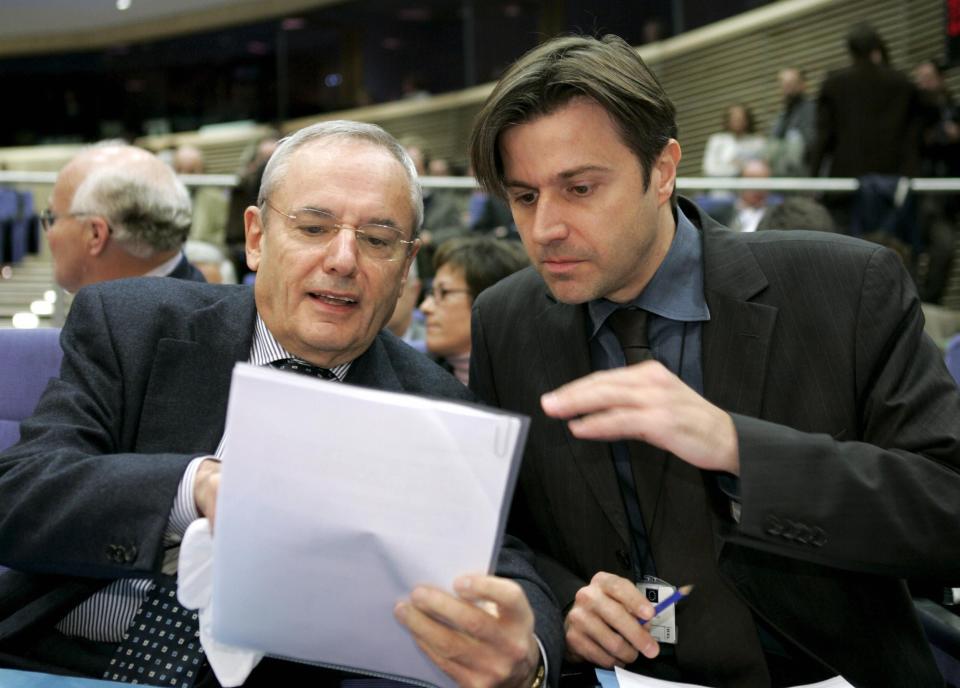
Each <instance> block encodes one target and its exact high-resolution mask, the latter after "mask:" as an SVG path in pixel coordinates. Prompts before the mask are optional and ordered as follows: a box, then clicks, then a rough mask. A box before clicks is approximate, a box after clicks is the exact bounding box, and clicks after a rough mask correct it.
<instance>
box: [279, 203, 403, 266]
mask: <svg viewBox="0 0 960 688" xmlns="http://www.w3.org/2000/svg"><path fill="white" fill-rule="evenodd" d="M264 203H265V204H266V205H267V207H268V208H270V209H271V210H272V211H273V212H275V213H277V214H278V215H282V216H283V217H285V218H287V219H288V220H290V222H291V224H292V225H293V228H294V230H295V236H296V238H297V239H298V240H300V241H302V242H303V243H305V244H309V245H311V246H319V247H325V246H327V245H328V244H329V243H330V242H331V241H332V240H333V237H335V236H337V234H338V233H339V232H340V230H341V229H349V230H351V231H353V233H354V235H355V236H356V237H357V246H358V248H359V250H360V253H361V254H362V255H364V256H366V257H367V258H372V259H374V260H400V259H401V258H403V257H404V256H406V255H407V254H408V253H409V252H410V247H411V246H413V244H415V243H416V241H415V240H414V241H411V240H407V239H404V238H403V232H402V231H401V230H399V229H397V228H396V227H390V226H388V225H378V224H366V225H360V226H359V227H354V226H352V225H347V224H343V223H342V222H339V221H338V220H337V218H335V217H334V216H333V215H331V214H329V213H326V212H324V211H322V210H317V209H316V208H300V209H298V210H292V211H290V212H289V213H285V212H283V211H282V210H280V209H279V208H277V207H276V206H275V205H273V204H272V203H270V201H264Z"/></svg>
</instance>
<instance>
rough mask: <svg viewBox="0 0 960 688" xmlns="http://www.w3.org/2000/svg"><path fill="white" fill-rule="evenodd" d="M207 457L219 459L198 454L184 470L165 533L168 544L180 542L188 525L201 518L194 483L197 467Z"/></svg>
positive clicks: (213, 459)
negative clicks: (195, 497)
mask: <svg viewBox="0 0 960 688" xmlns="http://www.w3.org/2000/svg"><path fill="white" fill-rule="evenodd" d="M207 459H210V460H212V461H217V460H218V459H217V458H216V457H214V456H198V457H197V458H195V459H194V460H193V461H191V462H190V463H189V464H187V470H185V471H184V472H183V477H182V478H180V486H179V487H178V488H177V497H176V499H174V500H173V509H171V510H170V520H169V521H167V530H166V531H165V532H164V534H163V537H164V544H166V545H173V544H176V543H178V542H180V540H182V539H183V534H184V533H185V532H186V531H187V527H188V526H189V525H190V524H191V523H193V522H194V521H196V520H197V519H198V518H200V512H199V511H197V503H196V500H194V498H193V483H194V482H195V481H196V479H197V469H198V468H200V464H201V463H203V462H204V461H206V460H207Z"/></svg>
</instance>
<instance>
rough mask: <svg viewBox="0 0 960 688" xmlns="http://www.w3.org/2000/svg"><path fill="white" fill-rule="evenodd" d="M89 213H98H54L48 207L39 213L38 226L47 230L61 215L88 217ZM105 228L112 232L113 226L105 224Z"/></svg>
mask: <svg viewBox="0 0 960 688" xmlns="http://www.w3.org/2000/svg"><path fill="white" fill-rule="evenodd" d="M90 215H99V213H55V212H53V211H52V210H50V208H47V209H46V210H44V211H43V212H42V213H40V226H41V227H43V231H44V232H49V231H50V228H51V227H53V225H54V223H55V222H56V221H57V220H59V219H60V218H61V217H89V216H90ZM107 229H108V230H109V231H110V232H111V233H112V232H113V228H112V227H110V225H107Z"/></svg>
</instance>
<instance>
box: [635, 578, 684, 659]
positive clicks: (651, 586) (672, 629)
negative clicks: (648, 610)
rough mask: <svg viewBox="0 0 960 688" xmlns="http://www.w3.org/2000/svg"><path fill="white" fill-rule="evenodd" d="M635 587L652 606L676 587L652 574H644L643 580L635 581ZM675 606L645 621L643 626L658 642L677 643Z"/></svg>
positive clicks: (668, 595)
mask: <svg viewBox="0 0 960 688" xmlns="http://www.w3.org/2000/svg"><path fill="white" fill-rule="evenodd" d="M637 588H638V589H639V590H640V592H642V593H643V596H644V597H646V598H647V602H649V603H650V604H652V605H653V606H654V607H656V606H657V605H658V604H660V603H661V602H662V601H663V600H665V599H667V598H668V597H670V595H672V594H673V593H674V591H675V590H676V587H674V586H673V585H670V584H669V583H667V582H666V581H665V580H661V579H659V578H655V577H653V576H644V577H643V580H642V581H640V582H639V583H637ZM676 608H677V607H676V605H670V606H669V607H667V608H666V609H664V610H663V611H662V612H660V613H659V614H657V615H656V616H655V617H653V618H652V619H650V620H649V621H648V622H647V623H646V626H645V628H646V629H647V631H648V632H649V633H650V635H651V636H653V639H654V640H656V641H657V642H658V643H668V644H670V645H676V644H677V614H676Z"/></svg>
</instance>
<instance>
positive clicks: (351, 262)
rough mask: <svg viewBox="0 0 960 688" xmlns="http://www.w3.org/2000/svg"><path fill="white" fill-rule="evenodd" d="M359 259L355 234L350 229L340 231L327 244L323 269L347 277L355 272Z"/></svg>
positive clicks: (358, 248)
mask: <svg viewBox="0 0 960 688" xmlns="http://www.w3.org/2000/svg"><path fill="white" fill-rule="evenodd" d="M359 257H360V246H359V244H358V243H357V234H356V232H354V231H353V230H352V229H340V230H339V231H338V232H337V233H336V235H334V237H333V238H332V239H331V240H330V243H329V244H327V246H326V249H325V251H324V260H323V267H324V269H325V270H326V271H328V272H336V273H337V274H338V275H343V276H348V275H352V274H353V273H354V272H356V269H357V261H358V260H359Z"/></svg>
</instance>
